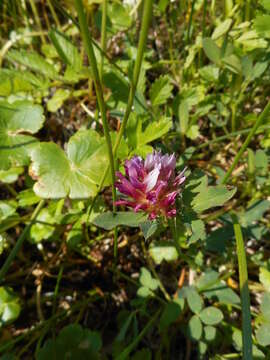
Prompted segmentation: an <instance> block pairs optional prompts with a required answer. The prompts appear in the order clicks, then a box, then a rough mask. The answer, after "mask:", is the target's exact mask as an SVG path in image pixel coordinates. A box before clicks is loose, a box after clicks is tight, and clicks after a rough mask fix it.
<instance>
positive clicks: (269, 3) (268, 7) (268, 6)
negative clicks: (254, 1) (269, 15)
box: [259, 0, 270, 11]
mask: <svg viewBox="0 0 270 360" xmlns="http://www.w3.org/2000/svg"><path fill="white" fill-rule="evenodd" d="M259 2H260V4H261V5H262V6H263V7H264V8H265V10H267V11H270V1H269V0H260V1H259Z"/></svg>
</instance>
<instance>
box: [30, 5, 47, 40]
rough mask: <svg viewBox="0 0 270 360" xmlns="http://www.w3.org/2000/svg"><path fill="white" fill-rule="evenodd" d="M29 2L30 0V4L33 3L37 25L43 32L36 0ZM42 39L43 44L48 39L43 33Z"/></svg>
mask: <svg viewBox="0 0 270 360" xmlns="http://www.w3.org/2000/svg"><path fill="white" fill-rule="evenodd" d="M29 2H30V5H31V8H32V11H33V14H34V18H35V22H36V23H37V25H38V27H39V30H40V31H41V32H42V26H41V22H40V18H39V15H38V11H37V7H36V4H35V1H34V0H29ZM41 41H42V43H43V44H46V39H45V36H44V35H43V34H42V35H41Z"/></svg>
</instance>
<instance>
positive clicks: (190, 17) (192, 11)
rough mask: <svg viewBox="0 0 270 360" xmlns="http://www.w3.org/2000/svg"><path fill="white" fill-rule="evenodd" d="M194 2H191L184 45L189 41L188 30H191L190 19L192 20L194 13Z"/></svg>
mask: <svg viewBox="0 0 270 360" xmlns="http://www.w3.org/2000/svg"><path fill="white" fill-rule="evenodd" d="M195 3H196V0H192V4H191V11H190V15H189V19H188V29H187V39H186V45H188V44H189V39H190V30H191V25H192V18H193V13H194V6H195Z"/></svg>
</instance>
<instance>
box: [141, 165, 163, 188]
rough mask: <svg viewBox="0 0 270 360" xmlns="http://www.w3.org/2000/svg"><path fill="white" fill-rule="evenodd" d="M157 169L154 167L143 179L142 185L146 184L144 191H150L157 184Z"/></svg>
mask: <svg viewBox="0 0 270 360" xmlns="http://www.w3.org/2000/svg"><path fill="white" fill-rule="evenodd" d="M159 172H160V171H159V168H158V167H155V168H154V170H152V171H151V172H150V173H149V174H148V175H147V176H146V177H145V179H144V182H143V183H144V184H146V189H145V191H146V192H148V191H151V190H152V189H153V188H154V187H155V186H156V183H157V180H158V177H159Z"/></svg>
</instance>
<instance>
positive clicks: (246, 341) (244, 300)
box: [232, 215, 252, 360]
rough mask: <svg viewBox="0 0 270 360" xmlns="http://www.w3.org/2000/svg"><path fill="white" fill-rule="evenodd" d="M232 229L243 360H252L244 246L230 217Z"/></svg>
mask: <svg viewBox="0 0 270 360" xmlns="http://www.w3.org/2000/svg"><path fill="white" fill-rule="evenodd" d="M232 219H233V223H234V224H233V229H234V234H235V239H236V250H237V258H238V269H239V282H240V295H241V305H242V341H243V359H245V360H252V328H251V314H250V298H249V289H248V272H247V259H246V253H245V244H244V239H243V234H242V231H241V227H240V225H239V223H238V220H237V217H236V216H235V215H234V216H232Z"/></svg>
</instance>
